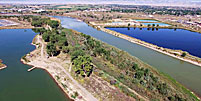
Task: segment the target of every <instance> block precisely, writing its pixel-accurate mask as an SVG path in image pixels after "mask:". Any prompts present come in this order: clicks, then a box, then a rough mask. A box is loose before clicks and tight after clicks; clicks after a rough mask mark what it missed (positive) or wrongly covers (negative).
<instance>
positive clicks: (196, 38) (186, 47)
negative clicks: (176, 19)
mask: <svg viewBox="0 0 201 101" xmlns="http://www.w3.org/2000/svg"><path fill="white" fill-rule="evenodd" d="M107 29H110V30H114V31H116V32H119V33H123V34H125V35H128V36H131V37H134V38H137V39H140V40H143V41H146V42H148V43H152V44H155V45H158V46H160V47H165V48H170V49H178V50H183V51H187V52H189V53H190V54H192V55H194V56H198V57H201V34H199V33H196V32H191V31H188V30H183V29H177V30H174V29H158V30H156V29H155V30H154V31H153V30H152V29H150V30H147V28H143V29H141V30H140V29H139V28H136V29H134V28H130V30H129V29H128V28H107Z"/></svg>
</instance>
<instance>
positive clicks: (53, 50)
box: [46, 42, 57, 56]
mask: <svg viewBox="0 0 201 101" xmlns="http://www.w3.org/2000/svg"><path fill="white" fill-rule="evenodd" d="M46 48H47V54H48V55H49V56H55V55H57V50H56V46H55V45H54V43H51V42H49V43H48V44H47V47H46Z"/></svg>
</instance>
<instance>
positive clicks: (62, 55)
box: [25, 24, 198, 101]
mask: <svg viewBox="0 0 201 101" xmlns="http://www.w3.org/2000/svg"><path fill="white" fill-rule="evenodd" d="M54 25H55V26H56V27H55V26H54ZM53 26H54V27H52V29H51V30H47V29H44V28H40V29H35V31H37V32H40V34H41V35H42V37H43V39H44V41H46V53H47V54H48V56H50V57H51V58H52V57H54V58H57V60H59V59H62V60H63V61H65V60H70V64H71V63H72V70H71V68H70V67H71V65H69V66H66V68H65V69H69V71H71V72H70V73H71V75H72V76H73V77H74V79H76V80H77V81H78V82H79V83H80V84H81V85H82V86H83V87H85V88H86V89H87V90H88V91H90V92H91V93H92V94H93V95H94V96H96V97H97V98H99V99H107V100H108V99H109V100H110V99H111V100H126V99H130V100H132V99H133V100H134V99H143V100H147V99H149V100H157V99H158V100H172V101H175V100H192V101H193V100H198V98H197V97H196V96H195V95H194V94H192V93H191V92H190V91H189V90H187V89H186V88H184V87H183V86H182V85H180V84H179V83H177V82H175V81H173V80H170V78H169V77H167V76H164V75H163V74H162V73H160V72H158V71H157V70H155V69H153V67H151V66H149V65H147V64H145V63H143V62H142V61H140V60H139V59H137V58H135V57H133V56H131V55H129V54H128V53H126V52H124V51H121V50H119V49H117V48H115V47H112V46H110V45H107V44H105V43H102V42H100V41H99V40H96V39H94V38H92V37H90V36H88V35H85V34H82V33H79V32H76V31H73V30H70V29H64V28H62V27H59V25H58V24H53ZM31 55H34V54H29V55H27V56H26V57H25V58H26V60H27V62H29V61H30V60H29V58H28V57H30V56H31ZM57 78H60V77H57ZM92 81H94V82H95V83H92ZM101 81H102V82H101ZM104 81H107V82H106V83H104ZM98 82H101V83H100V84H99V85H97V84H96V83H98ZM108 84H109V85H108ZM106 85H107V87H109V88H110V89H113V90H110V91H109V92H108V91H107V89H103V88H104V87H102V86H106ZM64 86H65V85H64ZM113 87H114V88H113ZM114 91H115V92H116V93H114ZM118 91H120V92H118ZM122 93H123V94H122ZM118 94H120V95H121V96H119V95H118ZM76 95H79V94H75V95H72V96H71V97H72V98H76V97H77V96H76ZM125 95H127V96H125ZM83 97H84V96H83Z"/></svg>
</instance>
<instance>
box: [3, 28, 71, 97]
mask: <svg viewBox="0 0 201 101" xmlns="http://www.w3.org/2000/svg"><path fill="white" fill-rule="evenodd" d="M35 35H36V33H34V32H33V31H32V30H31V29H3V30H0V59H2V60H3V61H4V62H3V63H5V64H6V65H7V66H8V67H7V68H6V69H3V70H0V101H69V100H68V98H67V97H66V95H65V94H64V93H63V91H62V90H61V89H60V88H59V87H58V86H57V84H56V82H54V80H53V79H52V78H51V76H50V75H49V74H48V73H47V72H46V71H45V70H42V69H35V70H33V71H31V72H27V70H28V69H29V68H31V67H30V66H27V65H24V64H22V63H21V62H20V59H21V57H22V56H23V55H25V54H27V53H29V52H31V51H33V50H34V49H35V47H34V46H33V45H31V42H32V40H33V38H34V36H35Z"/></svg>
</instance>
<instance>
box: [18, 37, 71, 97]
mask: <svg viewBox="0 0 201 101" xmlns="http://www.w3.org/2000/svg"><path fill="white" fill-rule="evenodd" d="M36 36H37V35H36ZM31 45H33V46H35V49H34V50H33V51H32V52H34V51H35V50H37V45H36V44H34V40H33V41H32V43H31ZM30 53H31V52H30ZM26 55H27V54H26ZM20 61H21V63H23V64H25V65H28V66H31V67H35V66H34V65H32V64H29V63H27V62H26V61H25V60H23V59H22V58H21V59H20ZM35 69H42V70H44V71H46V72H47V73H48V75H49V76H50V77H51V78H52V79H53V80H54V82H55V83H56V84H57V86H58V87H59V88H60V89H61V91H62V92H63V93H64V95H65V96H66V98H67V99H69V101H74V100H73V99H72V97H70V94H69V93H67V92H66V90H64V89H65V88H64V87H63V86H62V85H61V84H60V83H59V82H58V81H57V80H56V78H55V76H54V75H52V74H51V73H50V71H49V70H48V69H46V68H44V67H36V68H35Z"/></svg>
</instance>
